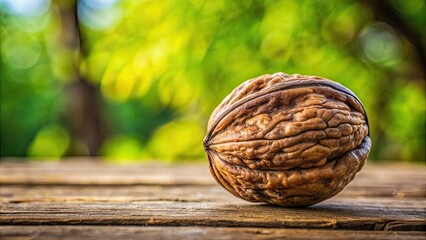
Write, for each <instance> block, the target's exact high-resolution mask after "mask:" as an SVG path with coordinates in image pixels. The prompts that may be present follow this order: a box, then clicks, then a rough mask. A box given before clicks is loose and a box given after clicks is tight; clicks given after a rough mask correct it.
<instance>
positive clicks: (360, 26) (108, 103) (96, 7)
mask: <svg viewBox="0 0 426 240" xmlns="http://www.w3.org/2000/svg"><path fill="white" fill-rule="evenodd" d="M425 12H426V9H425V1H423V0H410V1H404V0H375V1H369V0H343V1H342V0H328V1H315V0H313V1H307V0H305V1H297V0H282V1H275V0H264V1H251V0H245V1H235V0H175V1H173V0H163V1H149V0H147V1H131V0H123V1H119V0H81V1H61V0H51V1H49V0H0V14H1V20H0V21H1V26H0V27H1V29H0V31H1V73H0V77H1V86H0V91H1V117H0V120H1V121H0V124H1V126H0V127H1V134H0V136H1V156H2V157H9V156H15V157H40V158H43V159H46V158H47V159H58V158H61V157H65V156H88V155H91V156H102V157H103V158H105V159H109V160H113V161H139V160H143V159H164V160H170V161H172V160H192V159H194V160H196V159H205V155H204V153H203V148H202V144H201V142H202V139H203V137H204V135H205V132H206V125H207V120H208V118H209V116H210V114H211V112H212V111H213V109H214V108H215V107H216V106H217V105H218V104H219V103H220V102H221V100H222V99H223V98H224V97H225V96H226V95H227V94H228V93H229V92H230V91H231V90H232V89H233V88H235V87H236V86H238V85H239V84H240V83H242V82H243V81H245V80H247V79H249V78H252V77H256V76H258V75H262V74H265V73H274V72H279V71H282V72H286V73H301V74H309V75H318V76H322V77H326V78H330V79H333V80H335V81H338V82H340V83H342V84H344V85H346V86H347V87H349V88H350V89H352V90H353V91H354V92H355V93H356V94H357V95H358V97H359V98H360V99H361V100H362V101H363V103H364V105H365V107H366V109H367V112H368V114H369V119H370V122H371V135H372V139H373V151H372V153H371V155H370V161H410V162H411V161H412V162H423V161H425V75H424V71H425V64H426V60H425V51H424V49H425V42H426V29H425V26H426V17H425Z"/></svg>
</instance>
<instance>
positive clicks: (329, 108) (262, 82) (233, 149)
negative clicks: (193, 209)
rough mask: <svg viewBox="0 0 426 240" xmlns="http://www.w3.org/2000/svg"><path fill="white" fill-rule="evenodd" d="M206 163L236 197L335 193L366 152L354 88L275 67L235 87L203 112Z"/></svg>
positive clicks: (279, 199)
mask: <svg viewBox="0 0 426 240" xmlns="http://www.w3.org/2000/svg"><path fill="white" fill-rule="evenodd" d="M203 144H204V149H205V151H206V153H207V155H208V158H209V162H210V171H211V173H212V175H213V176H214V177H215V178H216V180H217V182H219V183H220V184H221V185H222V186H223V187H225V188H226V189H227V190H228V191H229V192H231V193H232V194H234V195H235V196H237V197H240V198H242V199H245V200H248V201H252V202H267V203H271V204H278V205H282V206H291V207H301V206H309V205H312V204H316V203H318V202H321V201H323V200H325V199H327V198H330V197H332V196H334V195H336V194H337V193H339V192H340V191H341V190H342V189H343V188H344V187H345V186H346V185H347V184H348V183H349V182H350V181H351V180H352V179H353V178H354V176H355V174H356V173H357V172H358V171H359V170H360V169H361V168H362V166H363V165H364V162H365V161H366V159H367V157H368V154H369V153H370V148H371V140H370V137H369V126H368V120H367V114H366V112H365V110H364V107H363V105H362V104H361V101H360V100H359V99H358V98H357V97H356V96H355V94H354V93H353V92H352V91H350V90H349V89H347V88H346V87H344V86H342V85H341V84H339V83H336V82H333V81H331V80H327V79H324V78H320V77H314V76H302V75H298V74H293V75H288V74H284V73H275V74H272V75H270V74H268V75H263V76H260V77H257V78H254V79H251V80H248V81H246V82H244V83H243V84H241V85H240V86H239V87H237V88H236V89H235V90H234V91H232V93H231V94H229V95H228V96H227V97H226V98H225V100H224V101H223V102H222V103H221V104H220V105H219V106H218V107H217V108H216V109H215V110H214V112H213V113H212V116H211V117H210V120H209V123H208V128H207V136H206V137H205V139H204V143H203Z"/></svg>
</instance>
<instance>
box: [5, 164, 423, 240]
mask: <svg viewBox="0 0 426 240" xmlns="http://www.w3.org/2000/svg"><path fill="white" fill-rule="evenodd" d="M0 182H1V188H0V203H1V205H0V235H1V237H2V239H21V238H22V239H54V238H55V237H57V236H59V235H61V234H62V235H63V236H69V237H70V238H73V237H74V238H79V236H80V237H84V238H85V239H86V238H87V239H94V238H95V237H96V236H100V235H106V236H116V237H120V236H123V237H127V236H130V237H131V238H132V236H133V235H134V237H133V238H137V237H136V236H139V237H142V236H143V237H144V238H148V239H149V238H154V237H155V236H158V237H159V238H160V239H176V238H177V239H179V238H185V236H191V238H193V239H200V238H203V239H204V238H205V237H206V236H211V235H213V236H217V237H218V238H220V239H237V238H240V239H243V238H244V239H275V238H276V237H280V236H286V237H292V238H296V237H299V239H315V238H317V239H321V238H326V239H333V238H334V239H365V237H369V238H375V239H420V238H424V232H422V231H426V223H425V216H426V210H425V209H426V197H425V188H426V187H425V183H426V171H425V168H424V167H422V166H415V167H412V166H380V165H367V166H366V168H365V169H364V170H363V171H361V172H360V173H359V174H358V175H357V176H356V178H355V180H354V181H353V182H352V183H351V184H350V185H349V186H348V187H347V188H345V190H344V191H343V192H341V193H340V194H339V195H337V196H336V197H334V198H332V199H329V200H327V201H325V202H322V203H320V204H317V205H314V206H312V207H310V208H305V209H297V208H283V207H277V206H271V205H265V204H254V203H249V202H245V201H243V200H240V199H238V198H236V197H234V196H233V195H231V194H229V193H228V192H226V191H225V190H224V189H223V188H221V187H220V186H219V185H218V184H216V183H215V182H214V180H213V178H212V177H211V175H210V173H209V172H208V168H207V166H206V165H205V164H203V163H194V164H180V165H175V164H158V163H143V164H136V165H110V164H106V163H104V162H99V161H91V162H89V161H81V160H78V161H65V162H60V163H46V162H27V163H17V162H10V161H6V162H4V161H2V162H1V164H0ZM36 225H37V226H36ZM38 225H41V226H38ZM106 225H108V227H106ZM19 229H22V231H19ZM114 229H115V230H114ZM321 229H322V230H321ZM331 230H332V231H333V232H332V233H331V232H330V231H331ZM390 231H392V232H390ZM409 231H415V232H409ZM92 232H94V233H98V235H96V234H92ZM99 234H100V235H99ZM308 234H311V235H312V236H311V235H308ZM240 236H241V237H240ZM307 236H308V237H307ZM314 237H315V238H314ZM111 238H113V237H111Z"/></svg>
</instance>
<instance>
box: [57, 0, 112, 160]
mask: <svg viewBox="0 0 426 240" xmlns="http://www.w3.org/2000/svg"><path fill="white" fill-rule="evenodd" d="M59 6H60V7H61V9H60V12H61V20H62V21H61V24H62V32H61V40H62V44H63V45H64V47H66V48H68V49H69V50H70V52H72V53H73V54H74V56H77V59H76V60H74V62H75V66H74V67H75V72H76V77H75V79H72V81H70V83H69V84H68V86H67V88H66V92H67V97H68V106H67V108H66V110H65V111H66V113H65V122H66V123H67V124H69V127H70V129H71V131H70V132H71V133H72V135H73V136H72V139H73V140H74V142H72V143H71V148H70V152H69V154H68V155H85V154H87V152H82V150H81V149H79V147H77V146H76V145H77V144H76V142H75V140H77V141H78V140H80V141H83V142H84V143H85V145H86V147H87V151H88V153H89V154H90V155H91V156H94V155H97V154H98V151H99V148H100V146H101V144H102V142H103V140H104V139H105V136H106V133H107V131H106V127H105V124H104V122H103V119H102V116H101V115H102V114H101V98H100V94H99V91H98V89H97V88H96V87H95V86H93V85H92V84H90V83H89V82H88V81H87V80H86V79H85V78H84V76H83V75H82V74H81V73H80V71H79V65H80V61H81V59H84V58H85V57H86V56H87V49H86V48H85V47H84V46H85V45H84V40H83V39H82V36H81V31H80V25H79V21H78V14H77V6H78V1H77V0H76V1H73V2H72V3H71V4H61V3H59Z"/></svg>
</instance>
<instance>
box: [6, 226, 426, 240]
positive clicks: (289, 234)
mask: <svg viewBox="0 0 426 240" xmlns="http://www.w3.org/2000/svg"><path fill="white" fill-rule="evenodd" d="M0 232H1V233H2V239H3V240H6V239H17V238H19V239H32V240H37V239H40V240H49V239H85V240H92V239H93V240H98V239H100V237H102V239H105V240H109V239H114V240H115V239H170V240H174V239H194V240H197V239H200V240H204V239H222V240H227V239H229V240H238V239H244V240H247V239H250V240H251V239H253V240H260V239H330V240H332V239H336V240H340V239H353V240H365V239H383V240H391V239H395V240H396V239H401V240H414V239H425V238H426V234H425V233H424V232H405V231H404V232H401V231H399V232H384V231H347V230H334V231H332V232H330V231H329V230H320V229H285V228H257V227H256V228H235V227H197V226H196V227H139V226H126V227H122V226H64V225H62V226H0Z"/></svg>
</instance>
